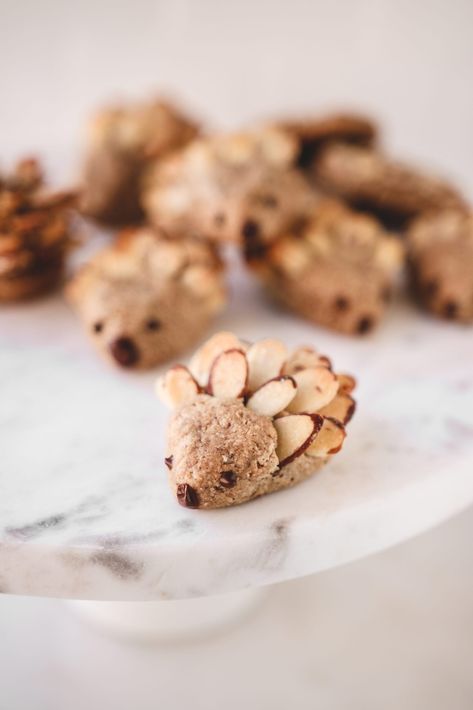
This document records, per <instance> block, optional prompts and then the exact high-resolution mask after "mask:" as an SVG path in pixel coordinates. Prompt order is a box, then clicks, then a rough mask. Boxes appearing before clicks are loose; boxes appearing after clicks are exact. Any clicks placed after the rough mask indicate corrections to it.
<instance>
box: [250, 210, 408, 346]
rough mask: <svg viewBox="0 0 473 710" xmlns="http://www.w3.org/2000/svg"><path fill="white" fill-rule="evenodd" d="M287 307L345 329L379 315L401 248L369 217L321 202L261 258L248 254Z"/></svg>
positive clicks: (358, 329)
mask: <svg viewBox="0 0 473 710" xmlns="http://www.w3.org/2000/svg"><path fill="white" fill-rule="evenodd" d="M247 260H248V262H249V265H250V266H251V267H252V268H253V270H254V271H255V272H256V273H257V274H259V275H260V277H261V278H262V280H263V282H264V283H265V284H266V286H267V287H268V289H269V291H270V292H271V293H272V294H273V296H274V297H275V298H276V299H277V300H278V301H279V302H280V303H282V304H284V305H286V306H287V307H288V308H289V309H291V310H293V311H295V312H296V313H299V314H300V315H302V316H304V317H305V318H307V319H309V320H311V321H313V322H314V323H318V324H320V325H324V326H326V327H328V328H332V329H334V330H338V331H341V332H343V333H348V334H360V335H361V334H364V333H368V332H369V331H371V330H372V329H373V328H374V327H375V326H376V325H377V323H378V322H379V320H380V319H381V317H382V315H383V312H384V310H385V307H386V302H387V301H388V300H389V298H390V293H391V290H392V285H393V281H394V279H395V276H396V274H397V273H398V271H399V269H400V267H401V264H402V261H403V247H402V245H401V243H400V242H399V240H398V239H397V238H396V237H394V236H392V235H390V234H388V233H387V232H385V231H384V229H383V228H382V227H381V225H380V224H379V222H377V221H376V220H375V219H374V218H373V217H370V216H369V215H365V214H360V213H356V212H353V211H351V210H349V209H348V208H346V207H345V206H344V205H342V204H340V203H337V202H334V201H331V200H324V201H321V202H320V203H319V205H318V207H317V208H316V210H315V211H314V213H313V215H312V217H311V219H310V220H309V221H308V222H307V223H306V225H305V226H304V227H303V228H302V229H300V230H298V231H295V232H294V231H293V232H288V233H286V234H283V235H282V236H281V237H280V238H279V239H277V240H276V241H275V242H274V243H273V244H272V245H271V246H270V247H269V248H268V250H267V252H266V254H265V256H264V257H263V258H261V259H254V258H253V259H247Z"/></svg>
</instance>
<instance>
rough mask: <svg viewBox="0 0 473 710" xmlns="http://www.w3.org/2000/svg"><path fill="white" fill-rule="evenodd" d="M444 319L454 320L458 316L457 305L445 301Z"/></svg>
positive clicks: (453, 302)
mask: <svg viewBox="0 0 473 710" xmlns="http://www.w3.org/2000/svg"><path fill="white" fill-rule="evenodd" d="M443 312H444V314H445V318H455V316H456V315H457V314H458V304H457V303H455V301H447V302H446V303H445V304H444V306H443Z"/></svg>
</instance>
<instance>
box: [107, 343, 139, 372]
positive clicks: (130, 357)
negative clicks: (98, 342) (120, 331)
mask: <svg viewBox="0 0 473 710" xmlns="http://www.w3.org/2000/svg"><path fill="white" fill-rule="evenodd" d="M110 352H111V353H112V355H113V357H114V358H115V360H116V361H117V362H118V364H119V365H121V366H122V367H133V365H135V364H136V363H137V362H138V360H139V358H140V354H139V352H138V348H137V347H136V345H135V343H134V342H133V340H132V339H131V338H127V337H121V338H117V339H116V340H114V341H113V343H111V344H110Z"/></svg>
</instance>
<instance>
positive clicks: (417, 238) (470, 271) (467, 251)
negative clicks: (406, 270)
mask: <svg viewBox="0 0 473 710" xmlns="http://www.w3.org/2000/svg"><path fill="white" fill-rule="evenodd" d="M407 246H408V261H409V267H410V275H411V279H412V285H413V287H414V290H415V293H416V295H417V297H418V299H419V301H420V302H421V303H422V304H423V305H424V307H425V308H427V309H428V310H429V311H431V312H432V313H434V314H436V315H438V316H440V317H442V318H447V319H449V320H457V321H461V322H464V323H471V322H473V213H472V212H469V213H462V212H457V211H454V210H450V211H445V212H439V213H436V214H430V215H425V216H423V217H420V218H419V219H417V220H416V221H415V222H414V223H413V224H412V225H411V227H410V229H409V231H408V234H407Z"/></svg>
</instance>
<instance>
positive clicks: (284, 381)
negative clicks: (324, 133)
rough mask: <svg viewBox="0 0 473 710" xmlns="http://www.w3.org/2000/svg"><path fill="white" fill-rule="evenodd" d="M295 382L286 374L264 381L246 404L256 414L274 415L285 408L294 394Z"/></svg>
mask: <svg viewBox="0 0 473 710" xmlns="http://www.w3.org/2000/svg"><path fill="white" fill-rule="evenodd" d="M296 389H297V386H296V383H295V382H294V380H293V379H292V377H289V376H288V375H282V376H281V377H275V378H273V379H272V380H269V382H265V383H264V385H261V387H260V388H259V389H257V390H256V392H254V393H253V394H252V395H251V397H250V398H249V400H248V402H247V403H246V406H247V407H248V409H251V410H252V411H253V412H256V414H262V415H263V416H266V417H274V415H275V414H278V413H279V412H282V411H283V410H284V409H286V407H287V405H288V404H289V402H290V401H291V400H292V399H293V398H294V395H295V394H296Z"/></svg>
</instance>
